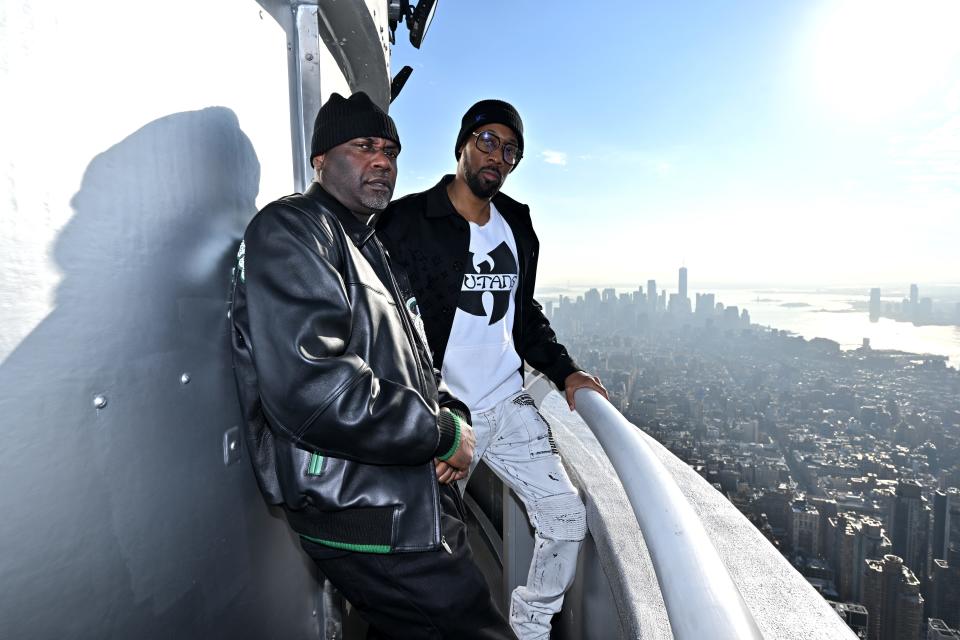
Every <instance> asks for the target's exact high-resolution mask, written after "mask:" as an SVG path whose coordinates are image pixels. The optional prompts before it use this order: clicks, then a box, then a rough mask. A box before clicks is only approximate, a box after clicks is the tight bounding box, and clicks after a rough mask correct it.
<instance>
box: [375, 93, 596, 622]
mask: <svg viewBox="0 0 960 640" xmlns="http://www.w3.org/2000/svg"><path fill="white" fill-rule="evenodd" d="M454 153H455V156H456V158H457V170H456V174H454V175H448V176H445V177H444V178H442V179H441V180H440V182H439V183H437V185H436V186H434V187H433V188H431V189H429V190H427V191H425V192H423V193H418V194H414V195H410V196H407V197H405V198H403V199H401V200H399V201H397V202H395V203H393V204H392V205H391V206H390V208H388V210H387V212H386V213H385V215H384V216H383V218H382V219H381V220H380V222H379V223H378V235H379V236H380V237H381V239H382V240H383V242H384V244H385V245H386V246H387V247H388V249H389V251H390V253H391V256H392V258H393V260H394V262H395V263H396V264H398V265H399V266H400V267H402V271H404V272H405V273H406V275H407V277H408V278H409V282H408V283H407V285H408V286H409V287H410V288H411V293H412V294H413V296H415V298H416V300H417V301H418V305H419V309H420V314H421V317H422V319H423V322H424V325H425V328H426V333H427V338H428V341H429V343H430V348H431V350H432V351H433V359H434V365H435V366H436V367H437V368H440V369H441V371H442V374H443V378H444V380H446V382H447V384H448V385H449V386H450V388H451V390H452V391H453V393H455V394H456V395H457V396H458V397H460V398H461V399H462V400H463V401H464V402H465V403H466V404H467V406H468V407H469V408H470V411H471V416H472V421H473V425H474V431H475V435H476V447H475V449H474V454H473V460H472V462H471V464H470V467H469V470H467V471H466V472H464V471H458V470H457V469H454V468H453V467H451V466H450V465H448V464H446V463H444V462H440V461H438V462H437V463H436V470H437V476H438V478H439V480H440V481H441V482H452V481H457V480H459V481H461V486H464V485H465V484H466V480H467V479H468V478H469V474H470V473H472V472H473V470H474V469H475V468H476V465H477V463H478V462H479V461H480V459H481V458H482V459H483V460H484V461H485V462H486V464H487V466H489V467H490V469H491V470H493V472H494V473H496V474H497V475H498V476H499V477H500V478H501V479H502V480H503V481H504V482H505V483H506V484H507V485H509V486H510V487H511V488H512V489H513V490H514V491H515V492H516V493H517V495H518V496H520V498H521V500H523V503H524V505H525V506H526V508H527V515H528V516H529V518H530V522H531V524H532V525H533V527H534V529H535V546H534V555H533V559H532V561H531V563H530V571H529V575H528V577H527V584H526V585H522V586H520V587H518V588H517V589H516V590H514V592H513V594H512V596H511V602H510V625H511V626H512V627H513V630H514V631H515V632H516V633H517V635H518V637H520V638H524V639H526V638H538V639H539V638H548V637H549V634H550V622H551V618H552V616H553V615H554V614H555V613H557V612H558V611H559V610H560V608H561V605H562V604H563V596H564V593H565V592H566V590H567V589H568V588H569V587H570V585H571V583H572V582H573V578H574V574H575V571H576V564H577V555H578V553H579V550H580V545H581V542H582V540H583V537H584V535H585V534H586V518H585V512H584V506H583V502H582V501H581V499H580V496H579V495H578V493H577V490H576V488H575V487H574V486H573V484H572V483H571V482H570V479H569V478H568V477H567V474H566V471H565V470H564V468H563V464H562V463H561V460H560V456H559V455H558V452H557V448H556V445H555V444H554V440H553V435H552V433H551V431H550V426H549V424H548V423H547V422H546V420H544V418H543V416H542V415H541V414H540V412H539V411H538V410H537V407H536V405H535V404H534V401H533V399H532V398H531V397H530V395H529V394H528V393H527V392H526V390H525V389H524V387H523V374H522V372H523V362H524V361H526V362H527V363H529V364H530V365H531V366H532V367H534V368H535V369H538V370H539V371H542V372H543V373H545V374H546V375H547V376H548V377H549V378H550V379H551V380H552V381H553V382H554V383H555V384H556V385H557V387H558V388H559V389H561V390H563V391H564V392H565V394H566V398H567V403H568V404H569V405H570V408H571V410H572V409H573V408H574V400H573V393H574V391H575V390H576V389H579V388H581V387H587V388H592V389H594V390H596V391H598V392H599V393H602V394H603V395H604V396H606V390H605V389H604V388H603V386H602V385H601V384H600V381H599V380H598V379H597V378H596V377H594V376H591V375H588V374H587V373H584V372H583V371H582V370H580V369H579V368H578V367H577V365H576V364H575V363H574V362H573V360H572V359H571V358H570V356H569V354H568V353H567V350H566V348H564V347H563V346H562V345H560V344H559V343H558V342H557V339H556V335H555V334H554V332H553V329H551V328H550V323H549V322H548V321H547V319H546V317H545V316H544V315H543V311H542V308H541V307H540V305H539V304H538V303H537V302H536V301H535V300H534V299H533V291H534V287H535V285H536V276H537V256H538V253H539V242H538V240H537V236H536V233H534V230H533V225H532V224H531V222H530V210H529V208H528V207H527V206H526V205H523V204H520V203H519V202H517V201H515V200H513V199H512V198H510V197H508V196H506V195H505V194H503V193H501V192H500V188H501V187H502V186H503V183H504V181H505V180H506V178H507V176H508V175H510V173H511V172H512V171H513V170H514V169H515V168H516V167H517V164H518V163H519V162H520V159H521V158H522V156H523V122H522V121H521V119H520V115H519V114H518V113H517V111H516V109H514V108H513V106H511V105H510V104H508V103H506V102H503V101H501V100H482V101H480V102H478V103H476V104H475V105H473V106H472V107H470V109H469V110H467V112H466V114H465V115H464V116H463V120H462V123H461V127H460V132H459V134H458V135H457V140H456V145H455V147H454Z"/></svg>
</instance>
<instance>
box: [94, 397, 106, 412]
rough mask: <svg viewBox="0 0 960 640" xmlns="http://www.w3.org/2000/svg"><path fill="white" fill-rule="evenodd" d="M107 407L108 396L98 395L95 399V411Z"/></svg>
mask: <svg viewBox="0 0 960 640" xmlns="http://www.w3.org/2000/svg"><path fill="white" fill-rule="evenodd" d="M105 406H107V396H103V395H96V396H94V397H93V407H94V408H95V409H103V408H104V407H105Z"/></svg>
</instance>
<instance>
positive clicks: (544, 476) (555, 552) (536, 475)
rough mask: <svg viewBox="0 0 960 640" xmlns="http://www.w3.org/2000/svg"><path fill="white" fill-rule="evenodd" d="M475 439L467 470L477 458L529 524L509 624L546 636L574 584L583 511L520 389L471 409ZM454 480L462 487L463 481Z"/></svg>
mask: <svg viewBox="0 0 960 640" xmlns="http://www.w3.org/2000/svg"><path fill="white" fill-rule="evenodd" d="M472 419H473V429H474V432H475V435H476V438H477V445H476V449H475V450H474V453H473V461H472V462H471V463H470V473H471V474H472V473H473V470H474V469H475V468H476V466H477V463H478V462H480V459H481V458H482V459H483V460H484V462H486V464H487V466H488V467H490V469H491V470H492V471H493V472H494V473H495V474H497V476H498V477H499V478H500V479H501V480H502V481H503V482H504V483H505V484H507V485H508V486H509V487H510V488H511V489H513V491H514V492H515V493H516V494H517V495H518V496H519V497H520V500H522V501H523V504H524V506H525V507H526V509H527V517H528V518H529V519H530V524H531V525H532V526H533V528H534V531H535V534H534V550H533V558H532V559H531V561H530V572H529V574H528V575H527V584H526V585H521V586H519V587H517V588H516V589H514V591H513V594H512V595H511V598H510V626H511V627H512V628H513V631H514V633H516V634H517V637H518V638H520V640H533V639H536V640H541V639H546V638H549V637H550V619H551V618H552V617H553V614H555V613H557V612H558V611H560V607H561V606H562V605H563V594H564V593H565V592H566V591H567V589H569V588H570V585H571V584H572V583H573V579H574V576H575V574H576V570H577V555H578V554H579V552H580V545H581V543H582V541H583V537H584V536H585V535H586V531H587V524H586V510H585V509H584V506H583V501H582V500H581V499H580V495H579V494H578V493H577V489H576V487H574V486H573V483H572V482H570V478H569V477H567V472H566V470H564V468H563V464H562V463H561V461H560V455H559V454H558V453H557V448H556V445H555V444H554V442H553V435H552V433H551V432H550V425H549V424H548V423H547V421H546V420H545V419H544V418H543V416H542V415H541V414H540V411H539V410H537V406H536V404H534V401H533V398H531V397H530V395H529V394H528V393H527V392H526V391H521V392H519V393H516V394H514V395H512V396H510V397H509V398H507V399H506V400H503V401H502V402H500V403H499V404H497V405H496V406H494V407H493V408H492V409H489V410H487V411H477V412H473V413H472ZM469 477H470V476H467V478H466V479H464V480H461V481H460V489H461V491H463V489H465V488H466V483H467V480H469Z"/></svg>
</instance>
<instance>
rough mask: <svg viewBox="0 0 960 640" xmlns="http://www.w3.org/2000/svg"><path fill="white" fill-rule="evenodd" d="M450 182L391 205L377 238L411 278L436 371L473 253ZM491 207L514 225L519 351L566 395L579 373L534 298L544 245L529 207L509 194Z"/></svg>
mask: <svg viewBox="0 0 960 640" xmlns="http://www.w3.org/2000/svg"><path fill="white" fill-rule="evenodd" d="M451 180H453V176H452V175H448V176H444V177H443V178H442V179H441V180H440V182H438V183H437V184H436V185H434V186H433V187H432V188H431V189H428V190H427V191H423V192H421V193H415V194H411V195H409V196H405V197H403V198H401V199H400V200H397V201H396V202H393V203H391V204H390V207H389V208H388V209H387V211H386V212H385V213H384V215H383V216H382V217H381V218H380V220H379V221H378V222H377V235H378V236H379V237H380V239H381V240H382V241H383V243H384V246H386V247H387V248H388V249H389V250H390V253H391V255H392V256H393V257H394V260H395V261H396V263H397V264H398V265H399V266H400V267H401V268H402V269H403V270H404V271H405V272H406V274H407V275H408V276H409V278H410V284H411V286H412V290H413V293H414V294H415V295H416V298H417V303H418V304H419V306H420V312H421V313H422V314H423V323H424V324H425V325H426V330H427V338H428V339H429V340H430V348H431V349H432V350H433V363H434V365H435V366H436V367H437V368H441V367H442V366H443V356H444V352H445V351H446V349H447V340H448V339H449V338H450V329H451V328H452V327H453V317H454V314H455V312H456V310H457V301H458V299H459V296H460V288H461V283H462V282H463V276H464V268H465V266H466V265H467V264H468V262H469V260H468V255H469V252H470V226H469V224H468V223H467V221H466V220H464V218H463V216H461V215H460V214H459V213H457V210H456V209H455V208H454V207H453V204H452V203H451V202H450V197H449V196H448V195H447V185H448V184H449V183H450V181H451ZM493 204H494V206H495V207H496V208H497V211H499V212H500V215H502V216H503V219H504V220H506V222H507V224H508V225H510V229H511V230H512V231H513V237H514V240H515V241H516V245H517V254H518V256H517V257H518V259H519V268H520V279H519V281H518V286H517V291H516V295H515V297H514V309H515V311H514V314H515V315H514V322H513V345H514V348H515V349H516V350H517V354H518V355H519V356H520V358H521V359H522V360H525V361H526V362H527V363H528V364H529V365H530V366H531V367H533V368H534V369H537V370H538V371H542V372H543V373H545V374H546V375H547V377H548V378H550V380H552V381H553V383H554V384H556V385H557V387H558V388H559V389H561V390H562V389H563V387H564V380H566V378H567V376H568V375H570V374H571V373H573V372H575V371H580V370H581V369H580V367H578V366H577V365H576V363H575V362H574V361H573V359H572V358H571V357H570V354H568V353H567V349H566V347H564V346H563V345H562V344H559V343H558V342H557V336H556V334H555V333H554V331H553V329H552V328H551V327H550V322H549V321H548V320H547V318H546V316H544V315H543V308H542V307H541V306H540V305H539V303H537V301H536V300H534V298H533V290H534V288H535V287H536V283H537V254H538V253H539V251H540V241H539V240H538V239H537V234H536V233H534V231H533V224H532V223H531V222H530V208H529V207H527V205H525V204H520V203H519V202H517V201H516V200H514V199H513V198H510V197H509V196H507V195H505V194H503V193H498V194H497V195H495V196H494V197H493ZM520 374H521V375H523V371H521V372H520Z"/></svg>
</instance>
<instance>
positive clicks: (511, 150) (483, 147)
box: [473, 131, 523, 165]
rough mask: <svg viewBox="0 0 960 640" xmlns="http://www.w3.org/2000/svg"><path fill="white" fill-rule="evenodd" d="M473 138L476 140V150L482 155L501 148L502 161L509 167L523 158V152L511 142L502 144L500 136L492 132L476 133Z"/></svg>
mask: <svg viewBox="0 0 960 640" xmlns="http://www.w3.org/2000/svg"><path fill="white" fill-rule="evenodd" d="M473 137H474V138H476V139H477V149H480V151H483V152H484V153H493V152H494V151H496V150H497V149H499V148H500V147H501V146H502V147H503V161H504V162H506V163H507V164H509V165H515V164H517V163H518V162H520V158H522V157H523V151H520V147H518V146H517V145H515V144H513V143H512V142H508V143H506V144H503V140H501V139H500V136H498V135H497V134H495V133H494V132H493V131H478V132H477V133H475V134H473Z"/></svg>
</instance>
